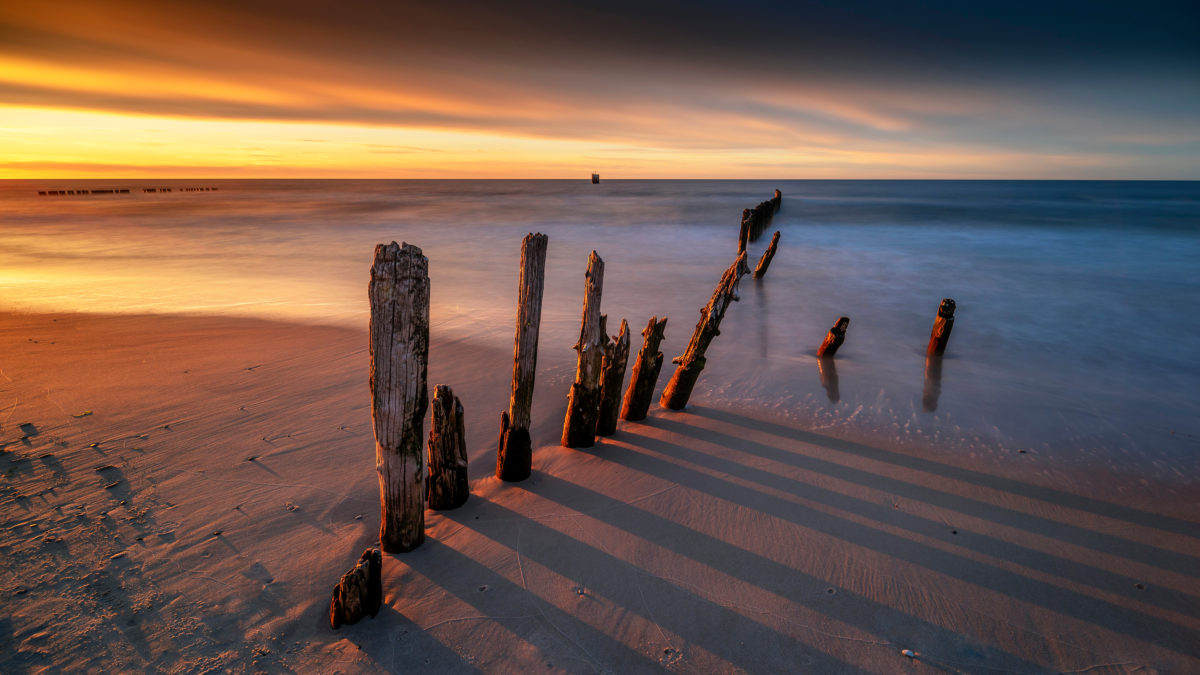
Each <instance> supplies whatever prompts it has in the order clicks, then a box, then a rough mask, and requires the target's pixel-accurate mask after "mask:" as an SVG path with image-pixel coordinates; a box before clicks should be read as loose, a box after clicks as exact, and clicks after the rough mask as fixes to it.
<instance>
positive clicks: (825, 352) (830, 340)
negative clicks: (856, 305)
mask: <svg viewBox="0 0 1200 675" xmlns="http://www.w3.org/2000/svg"><path fill="white" fill-rule="evenodd" d="M849 327H850V317H848V316H843V317H842V318H840V319H838V320H837V321H835V322H834V324H833V328H830V329H829V333H828V334H827V335H826V336H825V341H824V342H822V343H821V346H820V347H817V357H819V358H822V359H832V358H833V356H834V354H837V350H838V347H841V346H842V343H843V342H845V341H846V329H847V328H849Z"/></svg>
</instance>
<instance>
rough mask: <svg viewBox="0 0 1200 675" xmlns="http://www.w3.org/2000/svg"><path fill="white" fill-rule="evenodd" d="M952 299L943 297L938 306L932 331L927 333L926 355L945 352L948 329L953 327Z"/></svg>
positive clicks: (948, 337) (948, 338) (939, 354)
mask: <svg viewBox="0 0 1200 675" xmlns="http://www.w3.org/2000/svg"><path fill="white" fill-rule="evenodd" d="M954 307H955V305H954V300H953V299H951V298H943V299H942V304H941V305H939V306H938V313H937V318H936V319H934V320H933V331H932V332H931V333H930V334H929V347H928V348H926V350H925V355H926V356H931V355H934V354H936V355H938V356H941V355H942V354H944V353H946V343H947V342H949V341H950V330H951V329H953V328H954Z"/></svg>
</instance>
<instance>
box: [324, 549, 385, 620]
mask: <svg viewBox="0 0 1200 675" xmlns="http://www.w3.org/2000/svg"><path fill="white" fill-rule="evenodd" d="M382 570H383V556H382V555H380V553H379V549H377V548H369V549H367V550H365V551H363V554H362V556H361V557H360V558H359V559H358V564H357V565H355V566H354V568H353V569H351V570H350V571H349V572H346V573H345V574H343V575H342V578H341V579H339V580H338V583H337V585H336V586H334V587H333V596H332V597H331V598H330V599H329V627H330V628H333V629H337V628H340V627H341V626H342V625H343V624H352V623H357V622H358V621H359V620H361V619H362V618H363V617H364V616H367V615H368V614H369V615H371V616H375V615H376V614H378V613H379V608H380V606H382V605H383V576H382Z"/></svg>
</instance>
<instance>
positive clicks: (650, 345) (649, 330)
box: [621, 316, 667, 421]
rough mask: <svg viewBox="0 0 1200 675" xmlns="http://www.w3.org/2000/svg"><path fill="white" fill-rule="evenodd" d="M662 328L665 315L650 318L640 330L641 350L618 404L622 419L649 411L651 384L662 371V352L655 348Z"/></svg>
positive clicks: (664, 325)
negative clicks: (621, 399)
mask: <svg viewBox="0 0 1200 675" xmlns="http://www.w3.org/2000/svg"><path fill="white" fill-rule="evenodd" d="M666 329H667V317H665V316H664V317H663V318H662V321H659V320H658V317H657V316H652V317H650V323H648V324H646V327H645V328H643V329H642V338H643V340H642V350H641V351H640V352H638V356H637V360H636V361H634V362H633V372H632V373H630V374H629V388H628V389H626V390H625V401H624V402H623V403H622V404H621V419H623V420H631V421H637V420H644V419H646V412H647V411H648V410H650V400H651V398H653V396H654V385H656V384H658V373H659V371H660V370H662V364H663V353H662V352H660V351H658V345H659V344H660V343H661V342H662V339H663V332H664V331H665V330H666Z"/></svg>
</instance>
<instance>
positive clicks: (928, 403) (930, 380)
mask: <svg viewBox="0 0 1200 675" xmlns="http://www.w3.org/2000/svg"><path fill="white" fill-rule="evenodd" d="M941 395H942V355H941V354H930V355H929V356H926V357H925V389H924V391H922V392H921V407H922V408H923V409H924V410H925V412H935V411H937V407H938V398H939V397H941Z"/></svg>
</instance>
